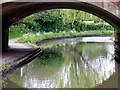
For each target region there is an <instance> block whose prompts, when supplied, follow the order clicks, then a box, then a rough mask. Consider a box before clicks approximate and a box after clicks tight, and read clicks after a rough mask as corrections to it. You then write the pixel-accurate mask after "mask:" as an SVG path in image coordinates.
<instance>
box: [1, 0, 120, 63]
mask: <svg viewBox="0 0 120 90" xmlns="http://www.w3.org/2000/svg"><path fill="white" fill-rule="evenodd" d="M61 8H64V9H65V8H68V9H77V10H82V11H86V12H89V13H91V14H94V15H96V16H98V17H100V18H101V19H103V20H105V21H106V22H108V23H109V24H111V25H112V26H113V27H114V28H115V39H116V46H115V48H116V52H117V53H116V59H117V60H118V61H119V60H120V58H119V57H120V56H119V55H120V54H119V52H120V44H119V42H120V37H119V35H120V18H118V17H116V16H115V15H113V14H112V13H110V12H108V11H106V10H104V9H102V8H100V7H97V6H95V5H92V4H90V3H85V2H11V3H4V4H3V5H2V50H3V51H4V50H6V49H7V48H8V32H9V31H8V28H9V27H10V26H11V25H12V24H14V23H15V22H17V21H19V20H21V19H23V18H25V17H26V16H29V15H31V14H34V13H37V12H40V11H43V10H48V9H61Z"/></svg>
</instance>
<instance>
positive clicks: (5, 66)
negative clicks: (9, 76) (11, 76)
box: [0, 58, 13, 70]
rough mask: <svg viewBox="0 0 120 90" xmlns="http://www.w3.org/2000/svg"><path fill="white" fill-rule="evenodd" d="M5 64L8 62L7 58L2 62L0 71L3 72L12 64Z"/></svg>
mask: <svg viewBox="0 0 120 90" xmlns="http://www.w3.org/2000/svg"><path fill="white" fill-rule="evenodd" d="M7 62H8V58H5V59H4V61H3V62H2V66H1V67H0V70H3V69H5V68H7V67H9V66H10V65H12V64H13V62H10V63H9V64H8V63H7Z"/></svg>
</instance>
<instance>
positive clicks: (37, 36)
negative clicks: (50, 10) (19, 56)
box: [17, 30, 114, 44]
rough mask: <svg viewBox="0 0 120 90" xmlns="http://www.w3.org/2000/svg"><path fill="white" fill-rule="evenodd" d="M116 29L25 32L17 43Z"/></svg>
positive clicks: (34, 42) (106, 31)
mask: <svg viewBox="0 0 120 90" xmlns="http://www.w3.org/2000/svg"><path fill="white" fill-rule="evenodd" d="M113 32H114V31H109V30H90V31H80V32H77V31H75V30H71V31H69V32H65V31H63V32H59V33H52V32H49V33H40V32H38V33H36V34H35V33H28V34H24V35H23V36H22V38H21V39H19V40H18V41H17V43H28V42H31V43H33V44H36V41H37V40H42V39H44V38H49V37H55V36H60V35H62V36H64V35H75V36H76V35H79V34H99V33H113Z"/></svg>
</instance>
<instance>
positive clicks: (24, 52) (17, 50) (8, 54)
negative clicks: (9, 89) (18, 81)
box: [0, 38, 40, 78]
mask: <svg viewBox="0 0 120 90" xmlns="http://www.w3.org/2000/svg"><path fill="white" fill-rule="evenodd" d="M19 39H20V38H14V39H11V40H9V47H10V48H8V49H7V50H6V51H4V52H2V60H1V65H0V66H1V67H2V70H1V71H0V75H2V77H0V78H4V77H6V76H8V74H7V73H10V72H12V70H13V69H14V70H15V69H17V68H19V67H20V66H22V65H24V64H26V63H28V62H30V61H31V60H32V59H34V58H35V57H36V56H37V55H38V54H39V52H40V48H39V47H37V46H35V47H32V46H30V45H27V44H23V43H15V42H16V41H17V40H19ZM2 64H3V65H2ZM5 65H6V66H7V67H6V68H5V67H4V66H5Z"/></svg>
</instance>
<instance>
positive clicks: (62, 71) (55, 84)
mask: <svg viewBox="0 0 120 90" xmlns="http://www.w3.org/2000/svg"><path fill="white" fill-rule="evenodd" d="M41 49H42V53H41V55H40V56H38V57H37V58H36V59H34V60H33V61H32V62H31V63H29V64H28V65H26V66H24V67H22V68H21V69H20V70H18V71H17V72H15V73H13V74H12V75H11V76H9V77H8V78H7V80H2V81H3V82H4V83H3V84H4V87H5V88H9V86H11V87H12V86H13V87H15V84H16V85H17V87H25V88H50V87H51V88H93V87H96V86H98V85H102V83H103V82H104V81H107V80H108V79H109V78H110V77H111V76H114V75H115V61H114V60H113V57H112V56H113V54H114V46H113V43H111V42H109V43H107V42H106V43H105V42H80V41H74V42H73V41H72V40H71V41H70V40H69V41H61V42H54V43H50V44H49V45H43V46H41ZM10 82H13V83H14V84H13V85H9V84H11V83H10ZM6 83H7V84H6ZM108 88H109V87H108Z"/></svg>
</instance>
